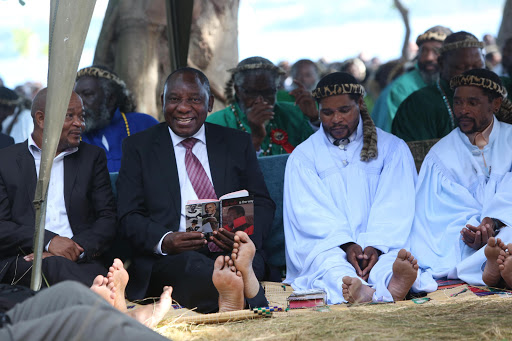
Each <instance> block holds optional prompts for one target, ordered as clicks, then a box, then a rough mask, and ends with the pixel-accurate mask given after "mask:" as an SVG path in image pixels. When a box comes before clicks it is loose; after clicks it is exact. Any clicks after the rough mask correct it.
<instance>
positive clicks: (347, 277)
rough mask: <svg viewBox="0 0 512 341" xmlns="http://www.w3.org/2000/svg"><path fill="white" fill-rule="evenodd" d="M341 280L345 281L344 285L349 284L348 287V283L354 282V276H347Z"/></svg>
mask: <svg viewBox="0 0 512 341" xmlns="http://www.w3.org/2000/svg"><path fill="white" fill-rule="evenodd" d="M341 280H342V281H343V284H342V285H347V288H348V285H350V284H352V277H349V276H345V277H343V278H342V279H341Z"/></svg>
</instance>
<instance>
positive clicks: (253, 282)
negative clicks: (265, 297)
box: [231, 231, 260, 298]
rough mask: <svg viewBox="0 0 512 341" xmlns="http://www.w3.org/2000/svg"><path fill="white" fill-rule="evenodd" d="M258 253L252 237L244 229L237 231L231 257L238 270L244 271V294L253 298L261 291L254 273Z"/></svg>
mask: <svg viewBox="0 0 512 341" xmlns="http://www.w3.org/2000/svg"><path fill="white" fill-rule="evenodd" d="M255 253H256V247H255V246H254V243H253V242H252V240H251V238H249V236H248V235H247V234H246V233H245V232H242V231H237V232H236V233H235V243H234V244H233V253H232V254H231V259H232V260H233V262H234V264H235V268H236V270H238V271H240V272H241V273H242V278H243V279H244V296H245V297H246V298H253V297H254V296H256V295H257V294H258V291H260V282H259V281H258V279H257V278H256V275H255V274H254V270H253V268H252V260H253V259H254V254H255Z"/></svg>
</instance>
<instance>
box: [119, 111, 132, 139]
mask: <svg viewBox="0 0 512 341" xmlns="http://www.w3.org/2000/svg"><path fill="white" fill-rule="evenodd" d="M121 116H123V120H124V125H125V127H126V134H127V135H128V136H130V126H129V125H128V120H127V119H126V115H125V114H124V112H122V113H121Z"/></svg>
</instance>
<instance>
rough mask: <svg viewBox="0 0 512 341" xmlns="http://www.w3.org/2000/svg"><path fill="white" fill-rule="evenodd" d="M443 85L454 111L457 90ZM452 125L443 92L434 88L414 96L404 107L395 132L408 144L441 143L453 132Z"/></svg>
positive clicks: (394, 127) (428, 88) (396, 122)
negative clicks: (454, 96) (454, 91)
mask: <svg viewBox="0 0 512 341" xmlns="http://www.w3.org/2000/svg"><path fill="white" fill-rule="evenodd" d="M439 84H440V86H441V89H443V91H444V93H445V94H446V97H447V100H448V102H449V105H450V108H453V90H452V89H450V86H449V84H448V82H446V81H445V80H440V82H439ZM452 122H453V121H452V117H451V115H450V113H449V112H448V109H447V107H446V104H445V103H444V101H443V97H442V95H441V92H440V91H439V89H438V88H437V84H434V85H429V86H426V87H424V88H422V89H419V90H417V91H415V92H413V93H412V94H411V95H410V96H409V97H407V98H406V99H405V100H404V101H403V102H402V104H400V106H399V107H398V111H397V113H396V116H395V118H394V119H393V125H392V128H391V132H392V133H393V134H394V135H396V136H398V137H400V138H401V139H403V140H404V141H405V142H409V141H420V140H430V139H439V138H442V137H444V136H445V135H448V133H449V132H450V131H452V129H453V128H454V125H453V123H452Z"/></svg>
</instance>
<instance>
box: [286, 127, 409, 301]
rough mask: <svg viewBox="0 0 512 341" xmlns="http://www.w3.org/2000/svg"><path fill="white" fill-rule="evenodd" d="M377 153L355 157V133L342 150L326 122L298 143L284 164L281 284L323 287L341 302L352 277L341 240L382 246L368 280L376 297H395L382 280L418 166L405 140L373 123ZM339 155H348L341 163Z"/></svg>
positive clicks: (405, 220) (399, 239) (398, 240)
mask: <svg viewBox="0 0 512 341" xmlns="http://www.w3.org/2000/svg"><path fill="white" fill-rule="evenodd" d="M377 134H378V153H379V155H378V158H377V159H376V160H372V161H370V162H361V161H360V156H359V155H360V152H361V148H362V144H363V141H362V122H361V120H360V121H359V125H358V128H357V138H356V140H355V141H353V142H351V143H349V144H348V145H347V146H346V151H343V150H340V149H339V148H338V147H337V146H334V145H333V144H332V143H330V141H329V140H328V138H327V136H326V134H325V132H324V130H323V128H321V129H320V130H318V131H317V132H316V133H314V134H313V135H312V136H311V137H310V138H309V139H307V140H306V141H304V142H303V143H302V144H300V145H299V146H298V147H297V148H296V149H295V150H294V151H293V153H292V154H291V155H290V157H289V159H288V163H287V165H286V173H285V184H284V199H283V206H284V212H283V218H284V232H285V241H286V267H287V276H286V280H285V283H287V284H290V285H291V286H292V287H293V288H294V289H295V290H305V289H313V288H322V289H324V290H326V292H327V299H328V303H329V304H337V303H341V302H345V300H344V299H343V294H342V278H343V277H344V276H351V277H357V275H356V272H355V270H354V268H353V267H352V265H351V264H350V263H349V262H348V261H347V260H346V254H345V252H344V251H343V250H342V249H341V248H340V245H342V244H345V243H348V242H354V243H357V244H359V245H360V246H361V247H362V248H363V250H364V248H365V247H367V246H373V247H375V248H376V249H378V250H380V251H382V253H383V254H382V255H381V256H380V258H379V261H378V262H377V264H376V265H375V266H374V267H373V269H372V271H371V272H370V277H369V280H368V283H366V282H364V281H363V283H365V284H369V285H370V286H372V287H373V288H374V289H376V292H375V294H374V297H373V299H374V300H375V301H392V300H393V298H392V296H391V294H390V293H389V291H388V290H387V286H388V284H389V281H390V279H391V275H392V264H393V262H394V260H395V259H396V254H397V253H398V251H399V249H400V248H402V247H403V245H404V244H405V242H406V241H407V237H408V235H409V232H410V228H411V224H412V221H413V218H414V182H415V180H416V169H415V166H414V161H413V158H412V155H411V153H410V151H409V148H408V147H407V145H406V144H405V143H404V142H403V141H402V140H400V139H398V138H397V137H395V136H393V135H391V134H388V133H386V132H384V131H382V130H380V129H378V128H377ZM343 160H346V161H347V162H345V163H346V164H344V162H343Z"/></svg>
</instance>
